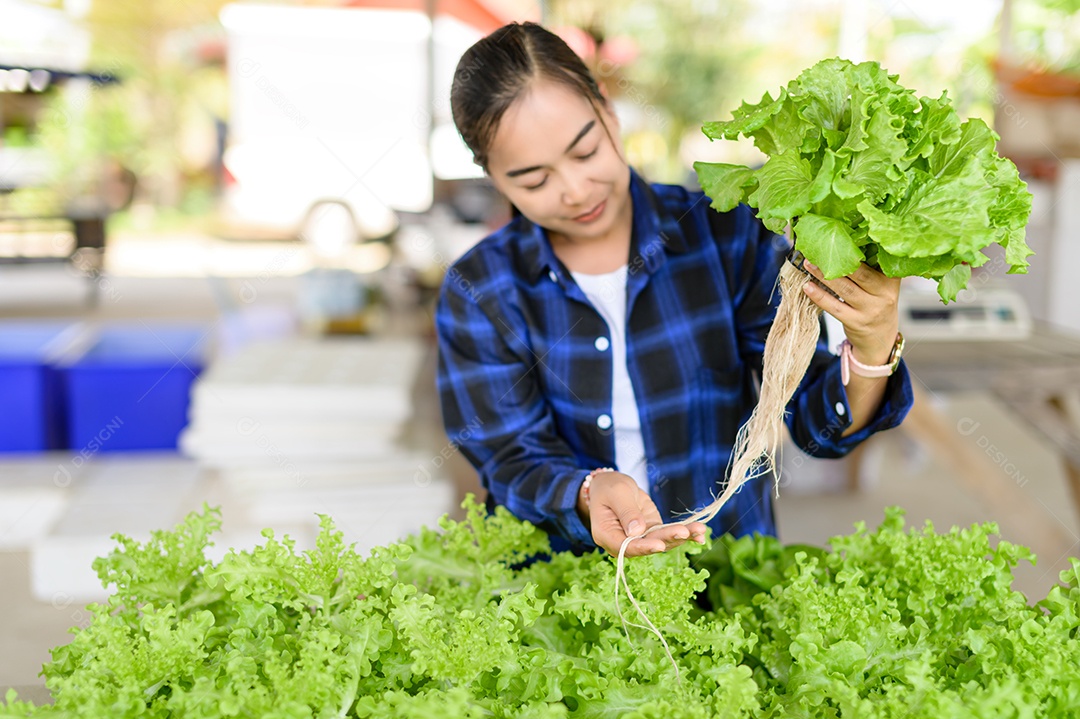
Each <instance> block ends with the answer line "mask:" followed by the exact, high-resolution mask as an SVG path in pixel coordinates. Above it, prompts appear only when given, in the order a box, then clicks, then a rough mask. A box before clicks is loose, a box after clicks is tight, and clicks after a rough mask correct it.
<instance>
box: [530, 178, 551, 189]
mask: <svg viewBox="0 0 1080 719" xmlns="http://www.w3.org/2000/svg"><path fill="white" fill-rule="evenodd" d="M546 182H547V178H546V177H545V178H544V179H543V180H540V182H538V183H537V184H535V185H526V186H525V189H526V190H539V189H540V188H541V187H543V186H544V183H546Z"/></svg>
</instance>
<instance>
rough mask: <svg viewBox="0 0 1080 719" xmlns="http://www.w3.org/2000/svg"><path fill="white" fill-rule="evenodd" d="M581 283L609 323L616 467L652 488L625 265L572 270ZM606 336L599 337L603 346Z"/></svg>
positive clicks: (646, 488) (647, 488)
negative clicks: (631, 363) (631, 357)
mask: <svg viewBox="0 0 1080 719" xmlns="http://www.w3.org/2000/svg"><path fill="white" fill-rule="evenodd" d="M570 274H572V275H573V276H574V280H575V281H576V282H577V283H578V286H579V287H580V288H581V289H582V291H583V292H584V293H585V296H586V297H588V298H589V301H590V302H592V303H593V306H594V307H595V308H596V310H597V312H599V313H600V316H601V317H603V318H604V321H605V322H606V323H607V326H608V333H609V335H610V336H609V337H608V338H606V339H607V341H608V351H610V352H611V369H612V372H611V379H612V386H611V419H612V427H613V428H614V430H615V468H616V469H618V470H619V471H620V472H622V473H623V474H627V475H630V476H631V477H633V478H634V481H635V482H637V483H638V486H639V487H641V488H642V489H644V490H645V491H646V492H648V491H649V479H648V472H647V470H646V464H647V462H646V458H645V442H644V440H642V438H641V418H640V417H639V416H638V407H637V399H636V398H635V397H634V386H633V385H632V384H631V383H630V375H629V373H628V372H627V371H626V265H623V266H622V267H620V268H619V269H617V270H615V271H614V272H608V273H606V274H602V275H586V274H582V273H580V272H571V273H570ZM602 339H604V338H599V337H598V338H597V342H598V344H597V349H600V348H601V347H602V346H603V344H604V342H603V341H602Z"/></svg>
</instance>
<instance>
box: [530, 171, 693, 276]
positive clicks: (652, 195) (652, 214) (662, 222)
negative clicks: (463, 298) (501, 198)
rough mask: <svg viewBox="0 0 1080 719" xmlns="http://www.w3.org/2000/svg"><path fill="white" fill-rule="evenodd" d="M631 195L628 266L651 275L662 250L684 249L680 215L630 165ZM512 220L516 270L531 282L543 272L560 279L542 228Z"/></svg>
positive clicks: (564, 272)
mask: <svg viewBox="0 0 1080 719" xmlns="http://www.w3.org/2000/svg"><path fill="white" fill-rule="evenodd" d="M630 198H631V203H632V205H633V212H634V217H633V220H632V222H633V232H632V233H631V237H630V260H629V265H630V266H631V267H644V268H645V270H646V271H648V272H649V273H650V274H652V273H653V272H654V271H655V270H656V268H658V267H659V266H660V265H661V264H662V263H663V258H664V253H665V252H679V253H681V252H685V251H686V250H687V245H686V238H685V236H684V235H683V231H682V228H681V227H680V226H679V218H677V217H674V216H672V214H671V213H669V212H668V211H667V210H666V208H665V207H664V206H663V205H662V204H661V202H660V198H658V197H657V196H656V192H655V190H653V188H652V187H651V186H650V185H649V183H648V182H646V181H645V180H644V178H642V177H641V176H640V175H639V174H638V173H637V171H636V170H634V168H632V167H631V168H630ZM513 222H514V223H519V225H518V227H517V228H514V229H516V231H515V232H513V234H514V235H516V242H517V245H518V247H517V252H516V254H517V256H518V261H519V263H520V265H519V267H518V272H519V273H520V274H521V275H523V276H524V277H527V278H528V279H529V281H530V282H532V283H535V282H536V281H537V280H538V279H540V278H541V277H543V276H544V275H549V276H551V277H553V279H555V281H562V280H563V279H564V277H565V276H566V275H567V270H566V268H565V267H564V266H563V264H562V262H560V261H559V258H558V257H556V256H555V251H554V250H552V249H551V242H550V241H549V240H548V237H547V233H546V232H545V231H544V229H543V228H542V227H540V226H539V225H537V224H536V223H534V222H532V221H531V220H529V219H527V218H525V217H524V216H519V217H517V218H515V219H514V220H513ZM642 238H644V239H642ZM639 247H640V249H639ZM661 250H663V252H662V251H661Z"/></svg>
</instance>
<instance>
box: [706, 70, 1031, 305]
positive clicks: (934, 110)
mask: <svg viewBox="0 0 1080 719" xmlns="http://www.w3.org/2000/svg"><path fill="white" fill-rule="evenodd" d="M897 79H898V78H897V76H895V75H889V74H888V73H887V72H886V71H885V70H884V69H882V68H881V66H880V65H878V64H877V63H873V62H864V63H861V64H858V65H855V64H852V63H850V62H848V61H846V60H841V59H837V58H832V59H829V60H823V61H821V62H819V63H817V64H816V65H814V66H813V67H811V68H808V69H807V70H805V71H804V72H803V73H801V74H800V75H799V77H798V78H796V79H795V80H792V81H791V82H789V83H788V84H787V86H786V87H784V88H782V89H781V90H780V92H779V93H778V95H777V97H776V99H773V98H772V96H771V95H769V94H766V95H765V96H764V97H763V98H762V100H761V102H759V103H757V104H749V103H743V105H742V106H741V107H740V108H739V109H738V110H737V111H736V112H735V113H734V114H733V118H732V119H731V120H729V121H726V122H708V123H705V124H704V126H703V128H702V129H703V131H704V132H705V134H706V135H707V136H708V137H709V138H710V139H714V140H716V139H728V140H732V139H736V138H738V137H739V136H745V137H750V138H752V139H753V140H754V143H755V145H757V147H758V149H760V150H761V151H762V152H764V153H765V154H766V155H768V156H769V159H768V161H767V162H766V163H765V164H764V166H762V167H761V168H759V169H757V170H752V171H751V170H750V169H749V168H743V169H739V166H736V165H725V164H721V163H695V165H694V168H695V170H696V171H697V172H698V177H699V180H700V182H701V186H702V188H703V190H704V191H705V193H706V194H707V195H708V196H709V197H710V198H712V200H713V207H715V208H716V209H717V210H719V211H727V210H729V209H731V208H733V207H735V206H736V205H737V204H739V203H740V202H745V203H747V204H749V205H750V206H751V207H754V208H755V209H756V210H757V215H758V217H759V218H760V219H761V220H762V222H763V223H764V224H765V226H766V227H768V228H769V229H770V230H772V231H774V232H783V231H784V230H785V228H786V227H788V226H789V225H790V226H792V227H798V226H800V224H801V225H803V233H802V235H803V237H802V238H801V239H800V238H799V237H798V236H797V237H796V245H797V247H798V249H800V250H801V251H802V252H803V253H804V254H805V255H806V256H807V258H809V260H810V261H811V262H813V263H814V264H816V265H817V266H818V267H820V268H821V270H822V272H823V273H824V275H825V276H826V277H827V278H835V277H840V276H843V275H845V274H849V273H850V272H851V271H852V270H853V268H854V267H857V265H856V264H854V262H855V260H854V258H855V257H856V256H859V255H860V254H861V258H860V261H865V262H866V263H868V264H870V265H871V266H872V267H877V268H879V269H881V270H882V272H884V273H885V274H887V275H889V276H891V277H906V276H909V275H920V276H923V277H929V278H932V279H935V280H938V282H939V294H941V296H942V298H943V299H944V300H945V301H951V300H952V299H953V298H955V296H956V294H957V292H959V291H960V290H961V289H963V288H964V286H966V283H967V282H968V280H969V279H970V276H971V268H972V267H978V266H979V265H980V264H982V260H981V259H980V258H982V257H985V255H983V254H982V250H984V249H985V248H986V247H988V246H990V245H991V244H995V243H996V244H998V245H1000V246H1001V247H1002V248H1004V250H1005V261H1006V262H1007V263H1008V265H1009V269H1008V272H1009V273H1010V274H1017V273H1024V272H1026V271H1027V268H1028V266H1029V261H1028V258H1029V257H1030V256H1031V255H1032V254H1033V253H1032V251H1031V248H1030V247H1028V245H1027V243H1026V242H1025V239H1024V227H1025V225H1026V224H1027V219H1028V216H1029V215H1030V213H1031V195H1030V193H1028V192H1027V189H1026V185H1025V184H1024V182H1023V181H1022V180H1021V179H1020V176H1019V173H1018V172H1017V171H1016V166H1015V165H1013V163H1012V162H1010V161H1009V160H1007V159H1005V158H1002V157H1001V156H999V155H998V154H997V153H996V151H995V147H994V146H995V142H996V141H997V139H998V138H997V135H995V134H994V132H993V131H992V130H991V129H990V128H989V127H988V126H987V125H986V124H985V123H984V122H982V121H981V120H978V119H971V120H967V121H965V122H961V121H960V118H959V117H958V116H957V115H956V112H955V110H954V108H953V107H952V104H951V102H950V100H949V98H948V96H947V95H946V94H944V93H942V95H941V96H940V97H938V98H933V99H932V98H926V97H922V98H917V97H916V96H915V94H914V93H913V92H912V91H911V90H909V89H907V88H904V87H903V86H901V85H900V84H899V83H898V82H897ZM806 217H812V219H810V221H809V222H805V218H806ZM825 220H829V222H826V221H825ZM841 225H843V227H844V230H842V229H841V227H840V226H841ZM845 230H846V231H845ZM796 235H798V233H796Z"/></svg>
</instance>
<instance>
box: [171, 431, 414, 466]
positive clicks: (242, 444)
mask: <svg viewBox="0 0 1080 719" xmlns="http://www.w3.org/2000/svg"><path fill="white" fill-rule="evenodd" d="M180 449H181V451H183V452H184V454H186V455H188V456H190V457H195V458H197V459H198V460H199V461H201V462H203V463H204V464H207V465H213V466H229V465H237V464H255V465H263V466H266V465H273V466H281V467H283V466H289V465H296V464H297V463H300V462H304V461H326V460H328V459H333V460H343V459H353V460H363V459H367V458H378V457H387V456H391V455H393V454H395V453H397V452H399V451H400V450H399V449H397V448H396V447H394V446H393V445H392V443H391V442H389V441H388V440H387V439H386V438H383V437H370V436H367V437H365V436H346V437H335V436H315V435H308V436H303V435H300V436H296V435H287V434H286V435H270V434H256V435H253V436H250V437H238V438H236V439H233V438H231V437H228V436H225V437H222V436H220V435H217V436H211V435H208V434H204V433H202V432H201V431H199V428H189V429H188V430H185V431H184V432H182V433H181V435H180Z"/></svg>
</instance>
